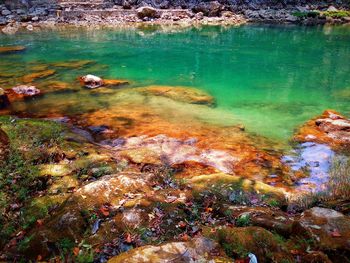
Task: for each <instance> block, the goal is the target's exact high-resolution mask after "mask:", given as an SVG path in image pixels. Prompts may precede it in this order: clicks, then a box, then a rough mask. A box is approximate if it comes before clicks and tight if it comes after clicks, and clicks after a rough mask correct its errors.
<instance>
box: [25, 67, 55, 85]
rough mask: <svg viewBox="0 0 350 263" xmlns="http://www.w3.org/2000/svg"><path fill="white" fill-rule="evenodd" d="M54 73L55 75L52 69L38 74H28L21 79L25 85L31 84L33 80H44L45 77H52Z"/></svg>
mask: <svg viewBox="0 0 350 263" xmlns="http://www.w3.org/2000/svg"><path fill="white" fill-rule="evenodd" d="M55 73H56V71H55V70H53V69H47V70H44V71H40V72H34V73H30V74H27V75H25V76H24V77H23V81H24V82H25V83H31V82H33V81H34V80H37V79H41V78H46V77H49V76H52V75H54V74H55Z"/></svg>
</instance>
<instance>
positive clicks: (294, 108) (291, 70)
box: [0, 25, 350, 141]
mask: <svg viewBox="0 0 350 263" xmlns="http://www.w3.org/2000/svg"><path fill="white" fill-rule="evenodd" d="M1 45H24V46H26V47H27V50H26V51H25V52H22V53H18V54H8V55H1V56H0V69H1V71H2V73H6V72H13V71H16V72H19V73H18V74H19V75H20V74H22V73H25V72H26V70H27V69H28V68H29V66H30V65H31V63H34V62H35V61H36V62H38V61H40V62H45V63H46V62H53V61H66V60H71V59H78V60H80V59H88V60H95V61H97V63H98V64H101V65H105V66H104V67H96V66H95V67H91V68H90V69H89V68H82V69H72V70H62V71H60V72H58V74H57V75H56V76H54V79H55V80H62V81H74V80H75V79H76V77H77V76H79V75H82V74H88V73H91V74H95V75H100V76H103V77H105V78H122V79H128V80H131V81H133V86H144V85H150V84H157V85H158V84H159V85H170V86H177V85H180V86H191V87H196V88H200V89H203V90H205V91H207V92H209V93H210V94H211V95H213V96H214V97H215V98H216V100H217V109H216V114H214V115H212V114H207V113H205V112H203V114H202V116H200V118H201V119H202V120H204V121H208V122H214V123H217V124H222V125H228V124H233V123H242V124H244V125H245V126H246V128H247V130H248V131H250V132H253V133H257V134H261V135H264V136H267V137H269V138H271V139H275V140H281V141H287V140H288V139H289V138H290V136H291V135H292V133H293V130H294V129H295V128H296V127H297V126H298V125H300V124H302V123H303V122H304V121H306V120H308V119H310V118H311V117H314V116H315V115H318V114H320V113H322V111H323V110H325V109H328V108H332V109H335V110H337V111H339V112H341V113H342V114H345V115H346V116H350V27H349V26H348V27H346V26H339V27H301V26H267V25H246V26H240V27H227V28H224V27H201V28H187V29H181V30H175V29H169V28H168V29H166V30H161V29H160V28H157V27H153V28H139V29H126V30H112V29H101V30H97V29H94V30H60V31H44V32H30V33H20V34H16V35H14V36H5V35H0V46H1ZM6 81H7V82H3V83H2V84H1V83H0V86H6V85H7V86H8V85H9V83H13V84H15V82H16V80H15V79H10V80H9V79H8V80H6ZM7 86H6V87H5V88H7ZM67 100H71V101H74V104H73V106H72V104H71V105H70V107H68V108H67V109H66V110H67V111H72V112H84V111H86V110H89V109H90V110H91V108H94V107H96V108H97V107H106V104H104V103H103V102H106V101H108V99H107V98H106V97H96V96H95V95H93V94H91V93H89V91H86V90H82V91H81V92H77V93H67V94H56V95H50V96H47V97H45V98H43V99H40V100H39V101H32V102H28V103H26V105H19V106H18V107H19V108H18V109H17V110H20V111H25V112H28V113H31V112H37V111H45V109H47V108H48V107H60V106H61V105H62V103H64V101H67ZM108 105H109V106H110V105H111V104H108ZM179 110H181V109H179ZM189 114H190V113H189ZM197 117H198V116H197Z"/></svg>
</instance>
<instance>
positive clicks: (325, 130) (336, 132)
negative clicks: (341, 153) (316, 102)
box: [294, 110, 350, 149]
mask: <svg viewBox="0 0 350 263" xmlns="http://www.w3.org/2000/svg"><path fill="white" fill-rule="evenodd" d="M294 140H296V141H300V142H306V141H311V142H317V143H325V144H328V145H330V146H331V147H334V148H344V147H350V120H349V119H347V118H346V117H344V116H343V115H341V114H340V113H338V112H336V111H333V110H326V111H324V112H323V114H322V115H321V116H318V117H316V118H314V119H311V120H310V121H308V122H306V123H305V124H304V125H303V126H302V127H300V129H299V130H298V131H297V133H296V134H295V135H294ZM348 149H350V148H348Z"/></svg>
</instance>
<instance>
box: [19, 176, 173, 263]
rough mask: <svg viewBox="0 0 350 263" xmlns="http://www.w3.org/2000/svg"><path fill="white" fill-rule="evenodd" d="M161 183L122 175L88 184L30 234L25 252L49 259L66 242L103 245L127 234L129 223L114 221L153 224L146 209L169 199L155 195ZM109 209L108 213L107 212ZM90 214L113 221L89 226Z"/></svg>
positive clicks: (153, 178)
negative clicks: (126, 228) (58, 245)
mask: <svg viewBox="0 0 350 263" xmlns="http://www.w3.org/2000/svg"><path fill="white" fill-rule="evenodd" d="M157 180H158V177H157V175H154V174H151V173H132V172H122V173H119V174H114V175H106V176H103V177H101V178H100V179H98V180H96V181H94V182H91V183H88V184H86V185H85V186H83V187H81V188H79V189H78V190H77V191H76V192H74V193H73V194H72V196H71V197H70V198H69V199H67V201H66V202H65V203H64V204H63V205H62V206H61V208H60V209H59V210H57V211H56V213H54V214H53V215H52V216H51V217H50V218H47V219H46V220H45V222H44V223H43V225H42V226H40V227H37V228H34V229H32V231H31V232H29V233H28V236H31V238H30V242H29V244H28V248H27V249H26V250H25V251H24V253H25V255H26V256H27V257H28V258H36V257H37V256H38V255H41V256H42V257H43V258H45V257H46V256H48V255H50V254H51V253H52V250H53V249H55V246H54V245H53V244H55V243H57V242H59V240H61V239H64V238H66V239H70V240H76V241H77V242H81V240H82V239H83V238H84V239H85V240H93V241H92V242H97V243H99V244H101V245H102V244H104V243H105V242H110V241H111V240H113V239H114V238H115V236H116V235H117V233H116V231H120V232H119V233H123V232H124V231H125V226H124V223H125V222H121V221H120V220H116V221H115V219H114V217H116V218H120V217H122V218H127V221H128V222H126V223H127V224H133V223H135V222H136V221H141V218H143V222H149V221H148V220H145V219H144V218H147V215H148V213H149V212H150V211H148V212H147V211H146V210H145V209H146V208H147V207H148V206H149V205H150V204H151V203H152V202H153V200H155V201H160V202H165V201H164V200H166V198H167V196H166V194H165V193H162V192H159V194H157V193H156V192H155V191H154V189H153V186H154V185H156V184H157V182H158V181H157ZM158 183H159V182H158ZM150 193H152V194H150ZM148 199H149V200H148ZM105 205H108V209H106V208H104V206H105ZM135 206H138V209H136V208H134V207H135ZM101 207H102V210H101ZM135 209H136V210H135ZM88 211H90V212H88ZM94 211H96V212H94ZM109 211H111V212H109ZM86 213H88V214H86ZM89 213H96V214H101V213H102V214H101V216H102V218H103V219H106V217H109V220H104V221H105V222H104V223H103V224H102V223H101V219H96V220H95V221H94V222H89V220H87V219H88V218H89ZM135 213H136V214H137V215H136V216H135ZM131 215H132V217H131ZM90 216H91V214H90ZM86 217H88V218H86ZM132 218H136V219H135V220H134V219H132ZM137 218H139V219H140V220H139V219H137ZM114 222H116V223H114ZM89 223H90V224H91V225H90V224H89ZM111 224H113V226H114V227H115V228H116V229H115V231H110V227H109V226H110V225H111ZM13 249H16V248H13ZM56 249H57V247H56Z"/></svg>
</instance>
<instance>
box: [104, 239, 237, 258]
mask: <svg viewBox="0 0 350 263" xmlns="http://www.w3.org/2000/svg"><path fill="white" fill-rule="evenodd" d="M216 249H217V244H216V243H215V242H214V241H212V240H210V239H207V238H203V237H201V238H194V239H192V240H190V241H188V242H169V243H165V244H162V245H158V246H143V247H139V248H135V249H132V250H130V251H128V252H125V253H122V254H120V255H119V256H116V257H114V258H111V259H110V260H108V263H134V262H138V263H163V262H216V261H214V260H215V259H217V260H218V261H217V262H228V261H227V260H230V259H229V258H225V257H220V256H218V255H215V254H217V251H216ZM225 259H226V260H225ZM219 260H222V261H219ZM224 260H225V261H224Z"/></svg>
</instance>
